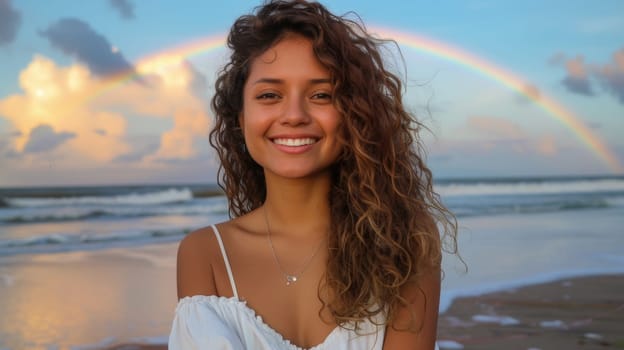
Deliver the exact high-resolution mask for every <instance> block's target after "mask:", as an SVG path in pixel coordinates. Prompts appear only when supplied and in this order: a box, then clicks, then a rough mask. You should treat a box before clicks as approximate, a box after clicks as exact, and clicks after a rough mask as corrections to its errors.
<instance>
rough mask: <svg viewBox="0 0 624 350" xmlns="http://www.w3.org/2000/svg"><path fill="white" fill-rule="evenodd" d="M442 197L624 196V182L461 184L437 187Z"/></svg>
mask: <svg viewBox="0 0 624 350" xmlns="http://www.w3.org/2000/svg"><path fill="white" fill-rule="evenodd" d="M435 189H436V191H437V192H438V193H439V194H440V195H441V196H442V197H451V196H474V195H479V196H483V195H529V194H532V195H534V194H565V193H605V192H611V193H615V192H623V193H624V179H622V178H611V179H610V178H605V179H578V180H548V181H538V180H533V181H530V180H526V181H521V180H514V181H492V180H489V181H486V180H484V181H470V182H468V181H466V182H463V181H457V182H451V181H449V182H444V183H440V184H437V185H436V186H435Z"/></svg>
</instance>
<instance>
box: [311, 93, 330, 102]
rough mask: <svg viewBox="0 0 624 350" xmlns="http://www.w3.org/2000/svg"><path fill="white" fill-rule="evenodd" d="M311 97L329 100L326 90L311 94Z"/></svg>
mask: <svg viewBox="0 0 624 350" xmlns="http://www.w3.org/2000/svg"><path fill="white" fill-rule="evenodd" d="M312 98H313V99H315V100H331V98H332V97H331V95H330V94H328V93H326V92H318V93H316V94H314V95H312Z"/></svg>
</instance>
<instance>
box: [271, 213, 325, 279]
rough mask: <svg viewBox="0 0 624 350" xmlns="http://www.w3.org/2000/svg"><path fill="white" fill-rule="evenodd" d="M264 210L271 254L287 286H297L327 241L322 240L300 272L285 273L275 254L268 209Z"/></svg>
mask: <svg viewBox="0 0 624 350" xmlns="http://www.w3.org/2000/svg"><path fill="white" fill-rule="evenodd" d="M263 210H264V221H265V223H266V229H267V237H268V240H269V246H270V247H271V252H272V253H273V258H274V259H275V263H276V264H277V267H278V268H279V269H280V271H281V272H282V275H284V279H285V280H286V285H287V286H290V285H291V284H295V282H297V281H298V280H299V277H300V276H301V275H302V274H303V273H304V272H305V270H307V268H308V267H309V266H310V263H311V262H312V259H314V257H315V256H316V255H317V254H318V252H319V251H320V250H321V247H322V246H323V242H324V241H325V239H322V240H321V243H320V244H319V245H318V247H316V250H315V251H314V253H313V254H312V255H310V256H309V257H308V259H307V260H306V261H305V263H304V264H303V266H302V267H301V268H300V269H299V272H297V273H294V274H290V273H288V272H286V271H284V268H283V267H282V264H281V263H280V261H279V258H278V257H277V253H275V247H274V246H273V240H272V239H271V226H270V225H269V216H268V214H267V210H266V207H263Z"/></svg>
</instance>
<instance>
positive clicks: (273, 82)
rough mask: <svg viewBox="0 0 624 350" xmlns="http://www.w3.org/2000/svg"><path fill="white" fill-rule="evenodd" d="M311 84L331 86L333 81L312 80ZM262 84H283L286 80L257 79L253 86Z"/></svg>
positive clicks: (325, 79) (327, 79)
mask: <svg viewBox="0 0 624 350" xmlns="http://www.w3.org/2000/svg"><path fill="white" fill-rule="evenodd" d="M309 82H310V84H311V85H318V84H330V83H331V79H329V78H318V79H310V80H309ZM260 83H268V84H283V83H284V79H278V78H260V79H257V80H256V81H254V82H253V83H252V84H253V85H255V84H260Z"/></svg>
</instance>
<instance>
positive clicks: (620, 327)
mask: <svg viewBox="0 0 624 350" xmlns="http://www.w3.org/2000/svg"><path fill="white" fill-rule="evenodd" d="M438 344H439V346H440V349H441V350H444V349H483V350H488V349H505V350H514V349H523V350H528V349H531V350H538V349H541V350H546V349H587V350H591V349H605V348H607V349H624V275H600V276H590V277H579V278H568V279H563V280H559V281H554V282H549V283H543V284H537V285H531V286H525V287H521V288H515V289H510V290H505V291H499V292H495V293H488V294H484V295H480V296H476V297H467V298H459V299H456V300H455V301H454V302H453V303H452V305H451V307H450V308H449V309H448V310H447V311H446V312H445V313H443V314H442V315H440V320H439V327H438ZM166 348H167V347H166V346H165V345H148V344H144V345H142V344H125V345H118V346H113V347H110V348H109V350H113V349H114V350H164V349H166Z"/></svg>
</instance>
